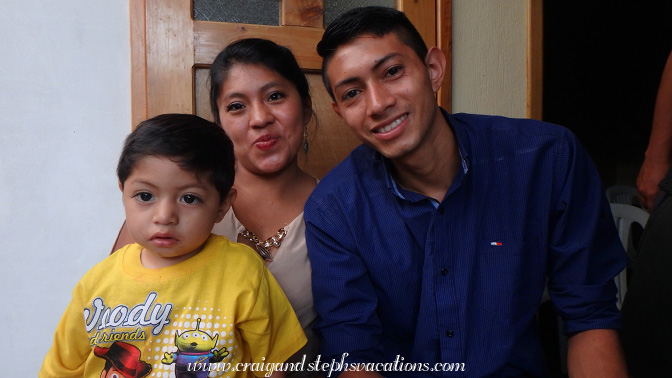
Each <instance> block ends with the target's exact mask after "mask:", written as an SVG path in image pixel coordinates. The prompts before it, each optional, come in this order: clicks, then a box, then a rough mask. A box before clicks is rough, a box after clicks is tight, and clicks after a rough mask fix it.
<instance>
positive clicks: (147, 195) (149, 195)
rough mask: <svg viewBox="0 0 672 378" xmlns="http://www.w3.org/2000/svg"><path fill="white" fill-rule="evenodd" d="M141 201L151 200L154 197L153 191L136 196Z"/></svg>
mask: <svg viewBox="0 0 672 378" xmlns="http://www.w3.org/2000/svg"><path fill="white" fill-rule="evenodd" d="M134 197H135V198H136V199H137V200H138V201H140V202H149V201H151V200H153V199H154V196H153V195H152V193H147V192H142V193H138V194H136V195H135V196H134Z"/></svg>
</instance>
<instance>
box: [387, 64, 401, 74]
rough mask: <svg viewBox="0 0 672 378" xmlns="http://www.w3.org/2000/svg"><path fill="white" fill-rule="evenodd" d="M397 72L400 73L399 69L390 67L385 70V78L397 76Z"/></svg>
mask: <svg viewBox="0 0 672 378" xmlns="http://www.w3.org/2000/svg"><path fill="white" fill-rule="evenodd" d="M399 72H401V67H399V66H393V67H390V69H389V70H387V76H396V75H398V74H399Z"/></svg>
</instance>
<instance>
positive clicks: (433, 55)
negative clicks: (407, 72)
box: [425, 46, 446, 93]
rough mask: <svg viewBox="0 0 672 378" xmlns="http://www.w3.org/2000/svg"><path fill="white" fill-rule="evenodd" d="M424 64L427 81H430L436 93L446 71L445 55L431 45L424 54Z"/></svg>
mask: <svg viewBox="0 0 672 378" xmlns="http://www.w3.org/2000/svg"><path fill="white" fill-rule="evenodd" d="M425 66H427V72H428V73H429V81H430V82H431V83H432V90H433V91H434V93H436V92H438V91H439V88H441V84H443V75H444V74H445V72H446V56H445V55H443V51H441V49H439V48H438V47H436V46H432V47H431V48H430V49H429V50H428V51H427V56H425Z"/></svg>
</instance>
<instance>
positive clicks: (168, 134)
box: [117, 114, 235, 199]
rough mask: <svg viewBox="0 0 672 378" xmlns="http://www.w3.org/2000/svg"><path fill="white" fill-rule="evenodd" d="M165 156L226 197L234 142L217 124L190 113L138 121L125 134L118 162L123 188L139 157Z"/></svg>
mask: <svg viewBox="0 0 672 378" xmlns="http://www.w3.org/2000/svg"><path fill="white" fill-rule="evenodd" d="M147 156H155V157H167V158H169V159H171V160H173V161H174V162H175V163H177V164H178V165H179V166H180V167H181V168H182V169H184V170H186V171H189V172H192V173H195V174H197V175H205V177H207V179H208V180H209V181H210V182H211V183H212V185H213V186H214V187H215V188H216V189H217V191H218V192H219V196H220V198H221V199H224V198H226V196H227V195H228V194H229V190H231V186H233V179H234V174H235V173H234V162H235V157H234V155H233V143H231V139H229V137H228V136H227V135H226V133H225V132H224V130H223V129H222V128H221V127H219V126H217V125H216V124H214V123H212V122H210V121H207V120H205V119H203V118H201V117H198V116H195V115H193V114H162V115H158V116H156V117H154V118H150V119H148V120H146V121H143V122H141V123H140V124H139V125H138V126H137V128H136V129H135V130H134V131H133V132H132V133H131V134H130V135H129V136H128V137H127V138H126V142H125V143H124V147H123V149H122V151H121V156H120V157H119V164H118V165H117V176H118V177H119V182H120V183H121V186H122V188H123V186H124V183H125V181H126V179H128V177H129V176H130V175H131V173H132V172H133V169H134V168H135V166H136V164H137V163H138V161H140V160H141V159H142V158H145V157H147Z"/></svg>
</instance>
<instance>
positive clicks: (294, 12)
mask: <svg viewBox="0 0 672 378" xmlns="http://www.w3.org/2000/svg"><path fill="white" fill-rule="evenodd" d="M280 24H281V25H283V26H308V27H312V28H323V27H324V1H322V0H283V1H282V2H281V4H280Z"/></svg>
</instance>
